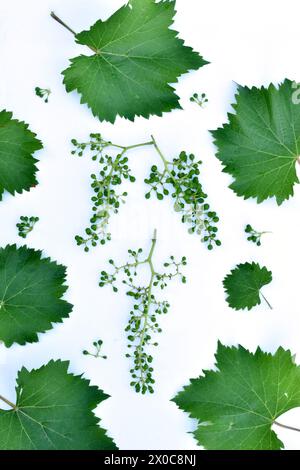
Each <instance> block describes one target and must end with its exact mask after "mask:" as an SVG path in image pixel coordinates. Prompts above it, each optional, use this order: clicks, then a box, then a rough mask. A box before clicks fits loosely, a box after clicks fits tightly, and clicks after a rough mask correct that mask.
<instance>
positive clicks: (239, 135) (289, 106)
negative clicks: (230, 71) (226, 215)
mask: <svg viewBox="0 0 300 470" xmlns="http://www.w3.org/2000/svg"><path fill="white" fill-rule="evenodd" d="M294 91H295V90H293V84H292V82H291V81H290V80H285V81H284V82H283V83H282V84H280V85H279V87H278V88H276V87H275V86H274V85H272V84H271V85H270V86H269V87H268V88H264V87H262V88H255V87H253V88H251V89H250V88H247V87H242V86H239V88H238V94H237V96H236V104H235V105H233V108H234V110H235V114H229V115H228V117H229V123H228V124H225V125H224V126H223V127H222V128H220V129H217V130H216V131H213V132H212V134H213V136H214V139H215V143H216V145H217V147H218V153H217V158H218V159H219V160H220V161H221V162H222V163H223V165H224V170H223V171H224V172H225V173H229V174H230V175H231V176H232V177H233V178H234V182H233V183H232V184H231V185H230V188H231V189H233V191H234V192H235V193H236V194H237V195H238V196H243V197H244V199H248V198H251V197H252V198H256V199H257V202H258V203H261V202H262V201H264V200H266V199H268V198H271V197H275V198H276V200H277V203H278V205H280V204H282V203H283V202H284V201H285V200H286V199H289V197H290V196H292V195H293V194H294V185H295V184H296V183H299V179H298V176H297V172H296V163H297V160H298V158H299V156H300V106H299V105H298V104H296V102H295V100H293V93H294Z"/></svg>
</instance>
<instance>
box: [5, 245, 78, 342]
mask: <svg viewBox="0 0 300 470" xmlns="http://www.w3.org/2000/svg"><path fill="white" fill-rule="evenodd" d="M41 256H42V253H41V251H35V250H32V249H29V248H27V247H26V246H24V247H21V248H17V247H16V245H8V246H7V247H6V248H0V340H2V341H3V342H4V343H5V345H6V346H7V347H9V346H11V345H12V344H13V343H18V344H25V343H26V342H30V343H31V342H35V341H38V336H37V333H43V332H45V331H47V330H50V329H51V328H52V323H60V322H62V320H63V318H67V317H68V316H69V313H70V311H71V310H72V305H71V304H69V303H68V302H66V301H65V300H62V299H61V297H62V296H63V294H64V293H65V292H66V290H67V287H66V286H65V285H64V282H65V276H66V268H65V267H64V266H60V265H58V264H56V263H55V262H51V261H50V259H49V258H47V259H45V258H44V259H42V258H41Z"/></svg>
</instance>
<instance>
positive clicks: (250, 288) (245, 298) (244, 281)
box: [223, 263, 272, 310]
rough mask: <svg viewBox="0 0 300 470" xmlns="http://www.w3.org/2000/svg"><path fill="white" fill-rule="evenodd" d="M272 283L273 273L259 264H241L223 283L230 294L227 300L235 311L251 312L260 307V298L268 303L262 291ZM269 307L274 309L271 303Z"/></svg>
mask: <svg viewBox="0 0 300 470" xmlns="http://www.w3.org/2000/svg"><path fill="white" fill-rule="evenodd" d="M271 281H272V273H271V271H268V270H267V268H266V267H263V268H261V267H260V266H259V264H257V263H245V264H239V265H238V266H237V267H236V268H235V269H233V270H232V271H231V273H230V274H228V276H226V277H225V279H224V281H223V285H224V288H225V291H226V293H227V294H228V297H227V299H226V300H227V302H228V304H229V305H230V307H232V308H234V309H235V310H243V309H245V308H247V309H248V310H251V309H252V308H253V307H255V306H256V305H260V303H261V300H260V296H262V297H263V298H264V300H265V301H266V302H267V303H268V301H267V299H266V298H265V297H264V296H263V294H262V293H261V292H260V290H261V288H262V287H263V286H266V285H267V284H269V283H270V282H271ZM268 305H269V307H270V308H272V307H271V306H270V304H269V303H268Z"/></svg>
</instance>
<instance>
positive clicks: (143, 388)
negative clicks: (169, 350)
mask: <svg viewBox="0 0 300 470" xmlns="http://www.w3.org/2000/svg"><path fill="white" fill-rule="evenodd" d="M155 242H156V240H153V242H152V243H153V245H152V247H154V246H155ZM128 254H129V256H130V260H129V261H128V262H127V263H126V264H124V265H123V266H117V265H116V263H115V262H114V261H113V260H110V261H109V263H110V264H111V266H112V267H113V268H114V272H113V273H112V274H111V273H108V272H106V271H102V272H101V274H100V282H99V286H100V287H104V286H106V285H111V286H112V289H113V291H114V292H118V287H117V286H116V282H117V277H118V274H119V273H120V272H122V273H123V274H124V279H123V280H122V282H123V284H125V285H126V286H127V288H128V290H127V295H128V296H129V297H131V298H132V299H133V302H134V304H133V308H132V310H131V312H130V319H129V322H128V325H127V327H126V328H125V331H126V333H127V340H128V349H130V353H127V354H126V357H127V358H131V359H132V361H133V367H132V368H131V370H130V373H131V377H132V381H131V386H132V387H133V388H134V389H135V391H136V392H137V393H139V392H141V393H143V394H145V393H146V392H150V393H153V392H154V389H153V384H154V383H155V380H154V378H153V367H152V365H151V364H152V361H153V357H152V355H151V354H149V353H148V348H149V347H150V346H158V343H157V342H156V341H153V339H152V336H153V335H154V334H159V333H161V332H162V329H161V328H160V326H159V322H158V316H159V315H163V314H167V313H168V310H169V308H170V304H169V302H167V301H160V300H158V299H157V298H156V296H155V295H154V293H153V289H154V288H160V289H161V290H163V289H165V288H166V286H167V282H168V281H170V280H172V279H173V278H175V277H180V278H181V281H182V282H183V283H186V277H185V276H184V275H183V274H182V273H181V269H180V268H181V267H182V266H186V264H187V260H186V257H182V259H181V261H179V262H176V260H175V258H174V256H171V257H170V259H169V260H168V261H167V262H166V263H164V268H168V272H166V273H158V272H156V271H154V268H153V264H152V255H153V250H152V251H150V254H149V255H148V257H146V258H144V257H143V250H142V249H141V248H140V249H138V250H128ZM145 264H148V265H149V267H150V271H151V280H150V282H149V284H148V285H147V286H140V285H139V284H137V282H136V279H137V275H138V267H139V266H141V265H145Z"/></svg>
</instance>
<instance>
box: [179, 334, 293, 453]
mask: <svg viewBox="0 0 300 470" xmlns="http://www.w3.org/2000/svg"><path fill="white" fill-rule="evenodd" d="M216 363H217V364H216V366H217V371H204V376H202V377H199V378H197V379H192V380H191V382H190V384H189V385H188V386H186V387H185V388H184V390H183V391H182V392H180V393H179V394H178V395H177V396H176V397H175V398H174V399H173V401H174V402H175V403H176V404H177V405H178V407H179V408H180V409H181V410H183V411H186V412H187V413H189V415H190V416H191V417H192V418H195V419H197V420H198V428H197V430H196V431H195V432H194V436H195V438H196V439H197V441H198V443H199V444H200V445H202V446H203V447H204V448H205V449H208V450H280V449H281V448H283V447H284V445H283V443H282V442H281V441H280V440H279V439H278V437H277V435H276V434H275V432H274V431H273V430H272V426H273V425H274V426H276V424H277V423H278V422H277V421H276V420H277V418H278V417H279V416H281V415H283V414H284V413H286V412H287V411H289V410H291V409H293V408H296V407H299V406H300V367H299V366H297V365H296V364H295V362H294V359H293V357H292V355H291V353H290V351H285V350H284V349H282V348H279V349H278V350H277V352H276V353H275V354H274V355H272V354H268V353H265V352H263V351H261V349H259V348H258V349H257V351H256V352H255V354H252V353H250V352H249V351H247V350H246V349H244V348H242V347H241V346H239V347H238V348H229V347H225V346H223V345H222V344H220V343H219V346H218V352H217V354H216ZM280 424H281V425H282V423H280Z"/></svg>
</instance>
